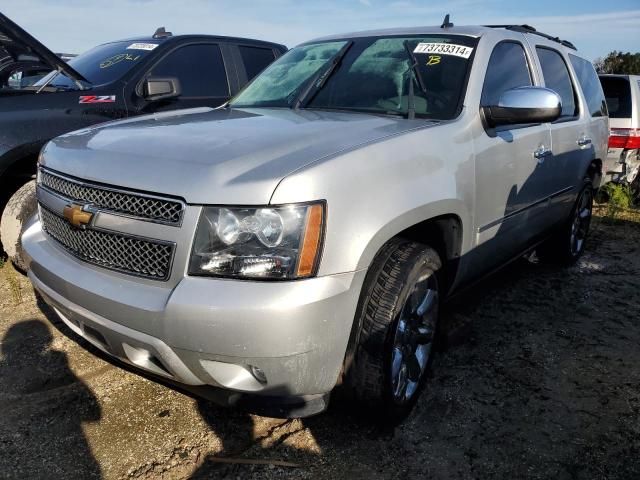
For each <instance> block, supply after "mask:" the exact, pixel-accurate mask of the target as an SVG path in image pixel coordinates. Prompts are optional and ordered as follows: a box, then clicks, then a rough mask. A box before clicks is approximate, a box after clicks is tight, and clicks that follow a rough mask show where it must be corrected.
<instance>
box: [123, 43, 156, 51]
mask: <svg viewBox="0 0 640 480" xmlns="http://www.w3.org/2000/svg"><path fill="white" fill-rule="evenodd" d="M157 46H158V44H157V43H132V44H131V45H129V46H128V47H127V50H153V49H154V48H156V47H157Z"/></svg>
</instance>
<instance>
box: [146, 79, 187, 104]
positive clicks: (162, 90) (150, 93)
mask: <svg viewBox="0 0 640 480" xmlns="http://www.w3.org/2000/svg"><path fill="white" fill-rule="evenodd" d="M143 90H144V98H146V99H147V100H149V101H150V102H156V101H158V100H167V99H170V98H177V97H179V96H180V94H181V93H182V91H181V89H180V80H178V79H177V78H173V77H167V78H160V77H149V78H147V79H146V80H145V82H144V87H143Z"/></svg>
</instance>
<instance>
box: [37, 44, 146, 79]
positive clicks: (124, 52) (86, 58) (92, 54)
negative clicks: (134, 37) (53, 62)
mask: <svg viewBox="0 0 640 480" xmlns="http://www.w3.org/2000/svg"><path fill="white" fill-rule="evenodd" d="M154 45H156V46H157V44H153V43H136V42H131V41H129V42H115V43H107V44H105V45H100V46H97V47H95V48H93V49H91V50H89V51H88V52H85V53H83V54H82V55H79V56H77V57H75V58H73V59H71V61H69V65H71V66H72V67H73V68H74V70H76V71H77V72H78V73H80V74H81V75H82V76H83V77H84V78H86V79H87V80H89V81H90V82H91V84H92V85H94V86H96V85H104V84H106V83H111V82H114V81H116V80H118V79H119V78H121V77H122V76H123V75H124V74H125V73H127V72H128V71H129V70H130V69H131V67H133V66H134V65H135V64H136V63H138V62H140V61H141V60H142V59H143V58H144V57H146V56H147V55H148V54H149V52H150V51H151V50H153V49H154V48H155V46H154ZM54 75H56V72H55V71H54V72H51V73H49V74H48V75H47V76H46V77H44V78H42V79H41V80H40V81H38V82H37V83H36V84H35V86H36V87H39V86H42V85H44V84H45V83H46V82H48V81H49V80H50V79H51V77H52V76H54ZM48 85H49V86H52V87H58V88H68V89H74V90H76V89H77V88H78V86H77V85H76V83H75V82H74V81H73V80H71V79H70V78H68V77H67V76H66V75H64V74H58V75H56V76H55V79H54V80H53V82H51V83H49V84H48Z"/></svg>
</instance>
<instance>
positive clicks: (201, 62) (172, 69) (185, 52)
mask: <svg viewBox="0 0 640 480" xmlns="http://www.w3.org/2000/svg"><path fill="white" fill-rule="evenodd" d="M151 75H152V76H154V77H176V78H178V79H179V80H180V86H181V87H182V96H183V97H226V96H228V95H229V84H228V83H227V73H226V71H225V69H224V62H223V60H222V53H221V52H220V47H219V46H218V45H207V44H200V45H187V46H186V47H180V48H178V49H177V50H174V51H173V52H171V53H170V54H169V55H167V56H166V57H164V58H163V59H162V60H161V61H160V63H158V64H157V65H156V66H155V67H153V69H152V70H151Z"/></svg>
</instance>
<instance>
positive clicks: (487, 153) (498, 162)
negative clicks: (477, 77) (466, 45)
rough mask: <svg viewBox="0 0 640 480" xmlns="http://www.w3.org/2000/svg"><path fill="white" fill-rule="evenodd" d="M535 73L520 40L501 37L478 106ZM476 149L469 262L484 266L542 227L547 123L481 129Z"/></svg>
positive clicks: (528, 80)
mask: <svg viewBox="0 0 640 480" xmlns="http://www.w3.org/2000/svg"><path fill="white" fill-rule="evenodd" d="M537 83H538V82H537V72H536V70H535V67H534V63H533V61H532V58H531V53H530V52H529V51H528V50H527V48H526V47H525V45H524V43H523V42H521V41H518V40H506V41H502V42H500V43H498V44H497V45H496V46H495V47H494V49H493V52H492V54H491V57H490V59H489V63H488V66H487V71H486V75H485V80H484V86H483V90H482V100H481V105H480V106H479V107H483V106H490V105H497V104H498V101H499V99H500V96H501V95H502V93H503V92H505V91H506V90H509V89H511V88H516V87H522V86H530V85H536V84H537ZM474 148H475V151H476V226H477V233H476V235H477V237H476V242H477V248H475V249H474V252H475V253H474V262H473V263H474V264H475V265H474V266H475V270H477V271H486V270H488V269H490V268H492V267H495V266H497V265H500V264H502V263H503V262H504V261H506V260H508V259H510V258H512V257H513V256H514V255H516V254H518V253H519V252H521V251H522V250H524V249H525V248H526V246H527V245H528V244H530V243H531V242H532V241H533V239H534V238H535V237H536V236H538V235H540V234H541V233H542V232H543V231H544V224H545V221H546V215H545V213H546V202H545V199H546V197H547V192H548V190H547V184H546V181H547V179H546V178H545V172H544V170H543V168H542V165H541V163H540V162H541V160H542V161H545V158H544V157H540V158H536V156H535V152H536V151H541V152H542V151H549V150H550V149H551V137H550V133H549V125H548V124H535V125H529V124H528V125H509V126H505V127H499V128H495V129H488V128H486V129H485V131H484V132H483V133H482V134H481V135H479V136H478V137H476V138H475V139H474Z"/></svg>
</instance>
